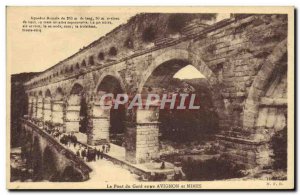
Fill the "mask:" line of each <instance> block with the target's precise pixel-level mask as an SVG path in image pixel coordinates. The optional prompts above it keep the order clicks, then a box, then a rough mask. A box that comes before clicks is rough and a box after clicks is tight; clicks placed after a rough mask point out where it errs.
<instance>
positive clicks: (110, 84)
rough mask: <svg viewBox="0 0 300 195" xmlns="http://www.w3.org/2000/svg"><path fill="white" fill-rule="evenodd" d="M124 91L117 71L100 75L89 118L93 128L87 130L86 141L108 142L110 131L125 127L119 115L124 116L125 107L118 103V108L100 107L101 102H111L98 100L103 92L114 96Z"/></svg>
mask: <svg viewBox="0 0 300 195" xmlns="http://www.w3.org/2000/svg"><path fill="white" fill-rule="evenodd" d="M124 92H125V85H124V82H123V81H122V79H121V77H120V76H119V75H118V74H117V73H115V72H109V73H108V74H103V75H101V76H100V78H99V80H98V82H97V85H96V88H95V90H94V93H93V94H94V97H93V102H94V103H93V105H92V110H93V116H92V117H91V118H90V120H91V123H92V124H93V128H92V129H91V131H90V132H89V136H88V143H90V144H92V145H97V144H99V143H103V142H108V141H109V140H110V135H113V134H110V133H111V132H112V131H114V130H116V129H119V128H122V129H125V127H124V125H123V119H122V117H121V115H124V117H123V118H125V113H124V109H125V108H124V107H123V106H122V105H120V106H119V108H118V110H112V109H103V108H101V106H103V104H111V103H112V102H101V101H100V99H101V97H102V96H103V95H104V94H108V93H111V94H113V96H116V95H117V94H118V93H124ZM120 117H121V118H120ZM111 119H112V120H111ZM115 119H116V120H115ZM122 131H124V130H122Z"/></svg>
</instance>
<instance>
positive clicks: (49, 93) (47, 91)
mask: <svg viewBox="0 0 300 195" xmlns="http://www.w3.org/2000/svg"><path fill="white" fill-rule="evenodd" d="M45 97H51V91H50V90H49V89H47V90H46V93H45Z"/></svg>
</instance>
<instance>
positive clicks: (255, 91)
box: [243, 39, 287, 128]
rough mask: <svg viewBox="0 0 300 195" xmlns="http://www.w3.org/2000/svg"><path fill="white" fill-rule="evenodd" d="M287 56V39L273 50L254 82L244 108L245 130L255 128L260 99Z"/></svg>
mask: <svg viewBox="0 0 300 195" xmlns="http://www.w3.org/2000/svg"><path fill="white" fill-rule="evenodd" d="M286 54H287V39H284V40H283V41H281V42H280V43H278V44H277V45H276V46H275V48H274V49H273V51H272V53H271V54H270V55H269V56H268V58H267V59H266V60H265V61H264V63H263V66H262V67H261V69H260V70H259V72H258V73H257V75H256V77H255V80H254V81H253V83H252V85H251V87H250V89H249V93H248V94H249V95H248V97H247V100H246V102H245V106H244V116H243V126H244V128H254V126H255V122H256V119H257V116H258V109H259V102H260V98H261V97H262V96H263V95H264V92H265V91H266V87H267V86H268V83H269V80H270V78H271V77H272V74H273V73H274V71H276V69H277V68H278V66H280V65H282V64H278V62H279V61H280V60H281V59H282V58H283V57H284V55H286Z"/></svg>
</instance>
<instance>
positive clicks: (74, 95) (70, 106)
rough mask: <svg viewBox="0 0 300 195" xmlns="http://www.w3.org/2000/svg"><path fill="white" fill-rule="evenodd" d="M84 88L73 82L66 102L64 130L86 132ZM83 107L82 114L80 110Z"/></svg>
mask: <svg viewBox="0 0 300 195" xmlns="http://www.w3.org/2000/svg"><path fill="white" fill-rule="evenodd" d="M85 95H86V94H85V90H84V87H83V85H82V84H80V83H78V82H75V83H74V84H73V85H72V88H71V90H70V92H69V95H68V97H67V102H66V103H67V104H66V120H65V121H66V131H67V132H75V133H77V132H79V131H81V132H83V133H86V132H87V122H84V123H83V121H87V102H86V96H85ZM83 109H84V111H85V112H84V113H85V114H84V116H83V115H82V111H83Z"/></svg>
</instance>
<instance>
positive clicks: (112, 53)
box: [108, 47, 118, 56]
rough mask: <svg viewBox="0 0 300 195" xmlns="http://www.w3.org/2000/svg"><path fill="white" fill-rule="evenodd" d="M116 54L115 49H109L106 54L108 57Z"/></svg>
mask: <svg viewBox="0 0 300 195" xmlns="http://www.w3.org/2000/svg"><path fill="white" fill-rule="evenodd" d="M117 53H118V51H117V49H116V48H115V47H111V48H110V49H109V52H108V54H109V55H110V56H116V55H117Z"/></svg>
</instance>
